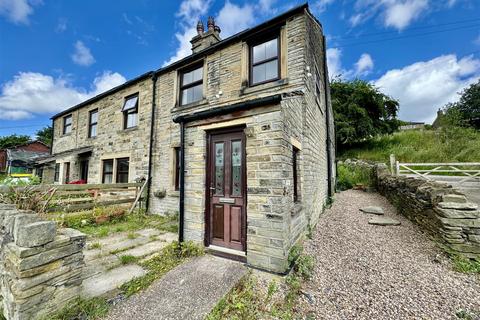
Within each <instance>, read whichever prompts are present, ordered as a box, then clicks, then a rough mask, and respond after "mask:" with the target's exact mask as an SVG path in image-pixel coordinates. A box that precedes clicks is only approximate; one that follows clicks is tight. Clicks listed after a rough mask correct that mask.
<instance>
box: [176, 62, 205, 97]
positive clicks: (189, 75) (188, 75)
mask: <svg viewBox="0 0 480 320" xmlns="http://www.w3.org/2000/svg"><path fill="white" fill-rule="evenodd" d="M202 99H203V66H200V67H198V66H197V67H195V69H193V70H192V69H190V70H189V71H185V72H182V73H181V74H180V105H182V106H184V105H186V104H189V103H193V102H196V101H200V100H202Z"/></svg>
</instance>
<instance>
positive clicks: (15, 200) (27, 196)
mask: <svg viewBox="0 0 480 320" xmlns="http://www.w3.org/2000/svg"><path fill="white" fill-rule="evenodd" d="M49 192H50V190H47V191H39V190H38V188H36V187H35V186H24V187H22V188H13V187H10V189H9V191H7V192H1V193H0V202H3V203H11V204H15V205H16V207H17V208H18V209H20V210H33V211H36V212H37V213H42V212H43V209H44V208H43V201H44V200H46V198H47V197H48V195H49Z"/></svg>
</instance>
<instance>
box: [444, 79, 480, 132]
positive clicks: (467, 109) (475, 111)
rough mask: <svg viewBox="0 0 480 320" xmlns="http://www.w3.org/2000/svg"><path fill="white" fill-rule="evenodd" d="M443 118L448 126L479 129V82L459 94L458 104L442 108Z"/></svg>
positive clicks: (450, 104)
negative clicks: (444, 117)
mask: <svg viewBox="0 0 480 320" xmlns="http://www.w3.org/2000/svg"><path fill="white" fill-rule="evenodd" d="M444 111H445V116H446V119H447V121H448V122H449V123H450V124H454V125H461V126H467V127H473V128H476V129H477V130H479V129H480V80H478V82H477V83H473V84H471V85H470V86H469V87H468V88H466V89H464V90H463V91H462V92H461V93H460V99H459V101H458V102H455V103H449V104H447V105H446V106H445V107H444Z"/></svg>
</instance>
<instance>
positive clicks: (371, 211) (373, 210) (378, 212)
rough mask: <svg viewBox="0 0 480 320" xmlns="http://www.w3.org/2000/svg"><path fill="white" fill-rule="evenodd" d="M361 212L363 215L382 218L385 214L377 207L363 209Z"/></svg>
mask: <svg viewBox="0 0 480 320" xmlns="http://www.w3.org/2000/svg"><path fill="white" fill-rule="evenodd" d="M360 211H361V212H363V213H369V214H376V215H379V216H382V215H383V214H384V212H383V209H382V208H381V207H376V206H368V207H363V208H361V209H360Z"/></svg>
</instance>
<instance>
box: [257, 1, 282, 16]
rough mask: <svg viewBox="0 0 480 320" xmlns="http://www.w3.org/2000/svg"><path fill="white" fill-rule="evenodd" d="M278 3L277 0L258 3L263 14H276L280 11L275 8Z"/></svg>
mask: <svg viewBox="0 0 480 320" xmlns="http://www.w3.org/2000/svg"><path fill="white" fill-rule="evenodd" d="M276 2H277V0H260V1H259V2H258V7H259V9H260V10H261V11H262V13H263V14H266V13H276V12H277V11H278V10H277V8H274V7H273V5H275V3H276Z"/></svg>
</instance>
